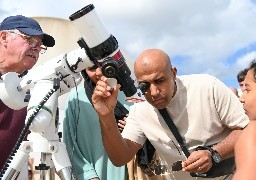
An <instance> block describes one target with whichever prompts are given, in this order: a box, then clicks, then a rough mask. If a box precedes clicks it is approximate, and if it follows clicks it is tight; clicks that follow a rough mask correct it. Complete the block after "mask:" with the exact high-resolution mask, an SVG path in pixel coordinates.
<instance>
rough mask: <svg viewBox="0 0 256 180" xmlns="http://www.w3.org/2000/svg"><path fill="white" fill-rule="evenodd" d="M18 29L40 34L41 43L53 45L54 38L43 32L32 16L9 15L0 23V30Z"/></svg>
mask: <svg viewBox="0 0 256 180" xmlns="http://www.w3.org/2000/svg"><path fill="white" fill-rule="evenodd" d="M10 29H18V30H19V31H21V32H22V33H24V34H26V35H30V36H38V35H42V36H43V39H42V43H43V45H45V46H47V47H53V46H54V45H55V40H54V38H53V37H52V36H50V35H48V34H46V33H44V32H43V31H42V28H41V27H40V25H39V24H38V22H37V21H36V20H34V19H32V18H28V17H25V16H22V15H16V16H9V17H7V18H5V19H4V20H3V21H2V22H1V24H0V31H2V30H10Z"/></svg>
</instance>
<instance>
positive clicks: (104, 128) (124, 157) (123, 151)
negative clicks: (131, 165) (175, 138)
mask: <svg viewBox="0 0 256 180" xmlns="http://www.w3.org/2000/svg"><path fill="white" fill-rule="evenodd" d="M99 118H100V125H101V133H102V140H103V145H104V148H105V150H106V152H107V154H108V156H109V158H110V160H111V161H112V163H113V164H114V165H115V166H122V165H125V164H126V163H128V162H129V161H130V160H131V159H132V158H133V156H134V155H135V153H136V151H135V150H133V149H131V148H130V147H129V144H128V143H127V141H126V140H125V139H123V137H122V136H121V134H120V131H119V129H118V126H117V124H116V122H115V117H114V115H113V114H109V115H107V116H102V117H99Z"/></svg>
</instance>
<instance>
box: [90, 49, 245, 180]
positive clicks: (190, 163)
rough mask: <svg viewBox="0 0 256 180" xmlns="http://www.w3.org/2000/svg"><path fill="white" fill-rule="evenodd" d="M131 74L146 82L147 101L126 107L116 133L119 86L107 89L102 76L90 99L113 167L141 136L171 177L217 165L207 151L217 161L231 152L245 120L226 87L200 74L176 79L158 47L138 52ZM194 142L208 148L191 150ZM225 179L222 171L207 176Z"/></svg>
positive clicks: (127, 155) (139, 143) (183, 176)
mask: <svg viewBox="0 0 256 180" xmlns="http://www.w3.org/2000/svg"><path fill="white" fill-rule="evenodd" d="M134 72H135V76H136V78H137V81H138V84H141V83H146V84H148V88H147V89H146V91H145V98H146V100H147V101H145V102H140V103H136V104H134V105H133V106H132V107H131V109H130V112H129V116H128V117H127V119H126V122H127V124H126V126H125V128H124V130H123V132H122V134H120V132H119V131H118V127H117V126H116V124H115V117H114V109H113V107H115V104H116V101H117V100H116V98H117V93H118V90H119V88H120V85H117V86H116V87H115V88H114V90H111V88H110V87H109V86H108V85H107V83H106V81H107V78H106V77H104V76H102V77H101V79H100V81H98V83H97V86H96V88H95V91H94V94H93V97H92V101H93V104H94V107H95V110H96V111H97V113H98V115H99V121H100V124H101V131H102V137H103V144H104V147H105V149H106V151H107V153H108V155H109V157H110V159H111V161H112V162H113V163H114V164H115V165H116V166H122V165H125V164H126V163H127V162H129V160H131V159H132V158H133V156H134V155H135V154H136V152H137V151H138V150H139V149H140V148H141V147H142V145H143V144H144V142H145V140H146V139H147V138H148V139H149V140H150V142H151V143H152V144H153V146H154V147H155V149H156V151H157V152H158V153H159V155H160V157H161V159H163V161H164V162H165V164H166V166H167V168H168V169H169V173H170V178H171V179H182V180H186V179H194V178H193V177H191V176H190V173H188V172H199V173H202V172H206V171H208V170H209V169H210V168H211V167H212V166H213V164H214V165H215V164H217V163H218V162H215V161H213V153H212V152H214V157H215V155H218V157H219V160H221V161H222V160H224V159H227V158H229V157H232V156H233V151H234V144H235V142H236V140H237V138H238V136H239V135H240V133H241V131H242V129H243V128H244V127H245V126H246V125H247V124H248V122H249V120H248V117H247V116H246V115H245V114H244V111H243V107H242V104H241V103H240V102H239V100H238V98H237V97H235V96H234V95H233V94H232V92H231V91H230V90H229V88H228V87H227V86H225V85H224V84H223V83H222V82H220V81H219V80H218V79H217V78H215V77H213V76H210V75H205V74H204V75H203V74H201V75H200V74H194V75H184V76H179V77H178V76H177V69H176V68H175V67H173V66H172V64H171V61H170V58H169V56H168V55H167V54H166V53H165V52H163V51H162V50H159V49H147V50H145V51H143V52H142V53H141V54H140V55H139V56H138V58H137V59H136V61H135V65H134ZM163 108H166V109H167V111H168V113H169V115H170V116H171V118H172V120H173V122H174V124H175V125H176V127H177V128H178V130H179V133H180V135H181V136H182V138H183V140H184V143H185V145H186V147H187V149H188V150H189V151H190V153H191V154H190V156H189V157H188V158H186V157H185V156H184V154H183V153H182V150H181V148H180V147H179V144H178V143H177V141H176V139H175V137H174V136H173V134H172V132H171V130H170V129H169V128H168V126H167V124H166V123H165V121H164V119H163V118H162V116H161V115H160V113H159V111H158V109H163ZM213 145H214V146H213ZM198 146H203V147H205V146H212V149H207V148H205V149H202V150H195V149H196V147H198ZM210 150H211V151H210ZM178 160H182V161H183V164H182V170H181V171H178V172H175V173H174V172H172V171H171V166H172V164H173V163H174V162H176V161H178ZM231 178H232V175H225V176H221V177H216V178H212V179H231ZM197 179H201V178H197Z"/></svg>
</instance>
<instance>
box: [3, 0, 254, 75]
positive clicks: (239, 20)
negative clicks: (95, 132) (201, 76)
mask: <svg viewBox="0 0 256 180" xmlns="http://www.w3.org/2000/svg"><path fill="white" fill-rule="evenodd" d="M90 3H93V4H94V5H95V10H96V12H97V14H98V16H99V18H100V19H101V21H102V23H103V24H104V25H105V28H106V29H107V30H108V31H109V32H110V33H111V34H113V35H114V36H115V37H116V38H117V40H118V42H119V45H120V46H121V47H122V48H123V49H125V50H126V51H127V53H128V54H129V56H130V57H131V58H133V59H134V58H135V57H136V56H137V55H138V54H139V53H140V52H141V51H142V50H144V49H145V48H149V47H156V48H161V49H163V50H165V51H166V52H167V53H168V54H169V55H170V56H171V57H176V56H181V57H186V58H187V59H185V60H183V61H182V60H181V61H180V62H175V63H176V64H177V65H178V66H179V69H180V70H179V72H183V73H186V74H188V73H210V74H213V75H216V76H217V77H219V78H220V79H222V80H224V79H225V80H226V79H229V78H231V79H232V78H233V79H234V78H236V73H237V72H238V71H239V70H240V69H242V68H243V67H244V65H245V64H246V63H242V62H240V61H244V62H246V61H245V60H243V58H245V59H246V58H250V57H249V55H245V54H247V53H250V51H253V50H254V49H252V50H250V51H248V52H247V47H251V46H252V45H253V44H256V31H255V26H256V18H255V17H256V5H255V3H253V1H250V0H243V1H241V0H225V1H218V0H190V1H187V0H158V1H155V0H139V1H138V0H129V1H120V0H90V1H88V0H87V1H84V0H72V1H71V0H69V1H68V0H55V1H51V0H44V1H34V0H22V1H18V0H16V1H12V3H10V1H9V0H2V1H1V2H0V7H2V10H0V18H1V17H2V18H3V17H5V16H7V15H11V14H24V15H26V16H53V17H60V18H65V19H68V17H69V16H70V15H71V14H72V13H74V12H75V11H77V10H79V9H81V8H83V7H84V6H85V5H88V4H90ZM3 7H4V8H3ZM7 10H8V11H7ZM3 11H4V12H3ZM255 49H256V48H255ZM240 50H242V51H245V52H244V54H243V52H241V53H238V54H237V51H240ZM230 58H231V59H230ZM240 65H241V67H240ZM242 66H243V67H242Z"/></svg>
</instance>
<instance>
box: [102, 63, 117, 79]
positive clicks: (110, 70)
mask: <svg viewBox="0 0 256 180" xmlns="http://www.w3.org/2000/svg"><path fill="white" fill-rule="evenodd" d="M101 70H102V74H103V75H104V76H106V77H108V78H115V77H117V75H118V63H117V62H116V60H114V59H112V58H106V59H105V60H104V62H103V64H102V68H101Z"/></svg>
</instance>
